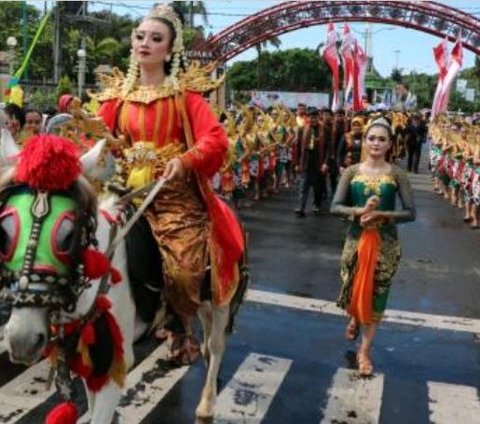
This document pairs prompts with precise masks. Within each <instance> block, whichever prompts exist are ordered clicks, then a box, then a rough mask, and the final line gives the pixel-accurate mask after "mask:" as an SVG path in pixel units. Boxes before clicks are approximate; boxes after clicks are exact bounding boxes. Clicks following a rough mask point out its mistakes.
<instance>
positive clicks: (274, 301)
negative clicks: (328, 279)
mask: <svg viewBox="0 0 480 424" xmlns="http://www.w3.org/2000/svg"><path fill="white" fill-rule="evenodd" d="M247 300H248V301H250V302H257V303H263V304H266V305H274V306H278V307H285V308H292V309H300V310H303V311H310V312H317V313H323V314H331V315H339V316H344V315H345V313H344V312H343V311H342V310H341V309H340V308H338V307H337V305H336V304H335V302H331V301H328V300H322V299H313V298H307V297H300V296H292V295H288V294H284V293H274V292H268V291H263V290H253V289H250V290H249V291H248V292H247ZM383 321H386V322H392V323H395V324H404V325H413V326H419V327H427V328H435V329H437V330H448V331H463V332H467V333H476V334H480V319H474V318H466V317H455V316H446V315H433V314H424V313H420V312H410V311H399V310H394V309H387V312H386V314H385V317H384V318H383Z"/></svg>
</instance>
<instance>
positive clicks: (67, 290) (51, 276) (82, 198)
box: [0, 130, 248, 424]
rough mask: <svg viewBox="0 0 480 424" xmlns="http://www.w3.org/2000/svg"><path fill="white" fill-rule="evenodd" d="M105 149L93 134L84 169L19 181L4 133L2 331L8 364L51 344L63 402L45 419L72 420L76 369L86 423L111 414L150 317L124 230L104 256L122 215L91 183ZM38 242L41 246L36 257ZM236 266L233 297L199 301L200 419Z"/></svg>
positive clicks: (228, 324)
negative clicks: (6, 311)
mask: <svg viewBox="0 0 480 424" xmlns="http://www.w3.org/2000/svg"><path fill="white" fill-rule="evenodd" d="M27 146H28V144H27ZM42 149H43V147H42ZM25 150H26V148H24V151H25ZM104 151H105V146H104V142H102V141H99V142H97V143H96V144H95V145H94V147H93V148H91V149H90V150H89V151H87V152H86V153H84V154H83V155H82V156H81V158H79V161H80V164H81V167H80V169H81V171H80V172H79V173H78V175H76V176H75V178H74V179H73V181H72V184H70V187H68V188H65V187H63V188H62V189H61V190H58V188H55V189H53V190H50V191H49V190H45V189H38V187H37V188H35V187H32V186H31V185H30V186H29V184H28V183H25V181H23V182H20V183H19V182H18V181H15V178H14V176H15V175H17V176H18V175H19V171H18V169H19V167H20V166H21V165H22V164H21V161H22V156H21V155H22V154H23V151H19V149H18V148H17V146H16V144H15V141H14V140H13V138H12V137H11V135H10V133H9V132H8V131H6V130H2V133H1V143H0V167H1V168H2V172H1V174H0V175H1V178H0V287H1V291H0V300H2V301H3V302H5V303H7V304H9V305H10V306H11V315H10V318H9V320H8V322H7V324H6V326H5V331H4V338H5V343H6V347H7V351H8V354H9V357H10V360H11V361H12V362H14V363H21V364H25V365H32V364H34V363H36V362H37V361H39V360H40V359H41V358H42V357H44V356H45V355H46V352H48V351H49V352H50V358H52V357H53V360H54V364H55V366H56V385H57V390H58V391H59V392H60V394H61V395H62V397H63V398H64V400H65V401H66V402H65V403H64V404H62V405H60V406H59V407H58V408H57V409H56V410H55V409H54V410H53V411H51V413H50V415H49V416H50V420H49V418H48V417H47V423H48V424H54V423H62V424H66V423H75V422H76V419H77V418H76V417H77V413H76V410H75V406H74V405H73V406H72V404H73V402H72V393H71V390H70V381H69V379H70V373H71V372H72V371H73V373H74V374H77V375H78V376H80V377H81V378H82V380H83V382H84V386H85V388H86V394H87V399H88V409H89V413H90V416H91V423H92V424H107V423H111V422H112V420H113V417H114V413H115V408H116V406H117V405H118V403H119V401H120V399H121V396H122V384H123V381H124V378H125V375H126V372H127V370H128V369H129V368H130V367H131V366H132V365H133V361H134V352H133V343H134V342H135V341H136V340H137V339H138V338H139V337H141V336H143V335H145V334H146V333H147V332H148V330H149V328H150V326H151V323H149V322H144V321H143V320H142V319H141V318H140V317H139V314H138V309H137V306H136V304H135V301H134V296H133V291H132V285H131V282H130V279H129V272H128V258H127V249H126V242H125V239H119V240H116V246H115V249H114V251H113V252H110V253H111V255H110V257H105V255H103V254H102V252H106V251H107V250H108V249H109V246H111V244H112V239H113V238H114V233H115V231H113V230H114V227H116V226H117V224H114V223H112V222H113V221H115V217H119V216H120V215H121V213H120V212H119V207H118V204H119V195H118V194H116V193H113V192H108V193H107V194H105V195H103V197H102V198H100V199H97V196H96V194H95V191H94V190H93V189H92V186H91V184H90V183H89V178H92V177H93V176H96V177H98V175H100V174H102V173H105V169H104V168H105V167H106V165H105V163H106V162H108V161H105V160H101V158H102V156H104ZM19 155H20V159H18V157H19ZM77 159H78V156H77ZM37 165H38V168H37V170H39V173H40V174H41V173H42V172H43V171H45V172H49V170H50V171H51V172H54V171H52V170H51V168H54V167H55V166H54V163H53V162H52V161H50V160H49V161H45V163H40V164H37ZM72 167H74V165H72ZM107 174H108V172H107ZM35 178H36V176H35ZM35 178H32V180H35ZM17 179H18V178H17ZM54 179H58V178H56V177H55V178H54ZM45 209H48V210H45ZM20 210H21V211H23V212H19V211H20ZM28 211H30V212H28ZM42 214H43V215H42ZM29 215H33V218H32V216H29ZM112 217H114V219H112ZM22 220H24V221H25V222H26V223H25V222H21V221H22ZM42 222H44V223H45V224H42ZM39 223H40V224H39ZM19 228H22V234H23V233H24V229H25V228H27V229H28V228H30V229H31V232H30V236H29V237H27V238H26V237H25V234H23V236H22V235H21V234H19ZM49 232H50V233H49ZM42 243H43V245H42ZM39 245H42V249H43V250H44V251H43V252H40V253H42V255H41V256H42V257H41V258H39V257H38V255H37V253H38V252H39V250H38V246H39ZM92 246H93V248H92ZM82 249H83V250H82ZM81 250H82V251H81ZM82 252H83V253H82ZM85 252H87V253H89V254H90V256H91V257H90V259H89V261H87V259H85V258H88V255H86V253H85ZM82 255H83V256H82ZM82 261H83V262H82ZM99 263H100V264H104V266H103V268H104V269H103V270H101V271H99V270H98V269H96V268H98V267H99V265H98V264H99ZM105 264H106V265H105ZM100 268H101V266H100ZM241 271H242V272H241V276H242V277H243V280H242V282H241V284H239V286H238V288H237V291H236V293H235V295H234V297H233V299H232V300H231V302H230V303H229V304H226V305H222V306H219V305H215V304H214V303H213V302H212V301H211V300H205V301H203V302H202V303H201V305H200V307H199V309H198V317H199V319H200V321H201V324H202V327H203V343H202V346H201V353H202V356H203V358H204V360H205V362H206V366H207V375H206V380H205V384H204V386H203V389H202V392H201V396H200V400H199V403H198V405H197V408H196V416H197V417H199V418H210V417H212V416H213V415H214V411H215V402H216V397H217V377H218V373H219V368H220V364H221V361H222V357H223V354H224V351H225V344H226V336H227V333H228V332H229V331H231V328H232V323H233V317H234V315H235V313H236V312H237V309H238V307H239V305H240V303H241V301H242V299H243V296H244V293H245V289H246V284H247V281H248V272H247V268H246V265H245V264H244V263H243V262H242V269H241ZM114 276H115V277H114ZM120 276H121V280H122V281H121V282H118V280H119V279H120V278H119V277H120ZM114 279H115V280H117V281H115V282H114V281H113V280H114ZM69 332H70V333H72V334H73V336H69ZM95 335H96V336H97V337H95ZM105 335H106V336H107V337H106V339H107V342H105ZM100 336H101V337H100ZM102 343H103V344H102ZM112 345H113V347H112ZM52 352H53V353H52ZM107 359H109V361H107V362H108V363H105V361H106V360H107ZM72 409H73V411H72ZM67 417H68V418H67Z"/></svg>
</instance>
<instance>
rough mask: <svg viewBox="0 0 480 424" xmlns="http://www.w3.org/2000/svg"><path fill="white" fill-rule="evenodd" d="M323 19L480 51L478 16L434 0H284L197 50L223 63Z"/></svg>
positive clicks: (214, 37) (316, 23) (212, 39)
mask: <svg viewBox="0 0 480 424" xmlns="http://www.w3.org/2000/svg"><path fill="white" fill-rule="evenodd" d="M328 22H373V23H384V24H389V25H395V26H401V27H405V28H411V29H414V30H417V31H422V32H425V33H428V34H432V35H435V36H438V37H441V38H445V37H447V38H448V39H450V40H451V41H454V40H455V39H456V38H457V37H458V36H459V35H460V36H461V37H462V40H463V45H464V47H465V48H466V49H468V50H471V51H472V52H474V53H475V54H480V20H479V19H477V18H475V17H474V16H472V15H470V14H468V13H465V12H464V11H461V10H459V9H455V8H453V7H449V6H446V5H444V4H440V3H437V2H433V1H406V0H403V1H402V0H400V1H388V2H387V1H384V0H345V1H342V0H340V1H289V2H283V3H281V4H279V5H277V6H274V7H270V8H268V9H264V10H262V11H260V12H258V13H256V14H255V15H252V16H249V17H247V18H245V19H243V20H241V21H239V22H237V23H236V24H234V25H232V26H230V27H228V28H226V29H225V30H223V31H221V32H219V33H218V34H216V35H214V36H212V37H210V38H209V39H207V40H206V41H205V42H204V43H203V44H202V45H201V46H199V47H198V49H199V50H197V53H199V54H200V55H202V54H204V55H207V56H209V57H210V58H212V56H213V58H215V59H216V60H217V61H218V62H219V63H224V62H226V61H227V60H229V59H231V58H232V57H234V56H236V55H238V54H240V53H242V52H243V51H245V50H247V49H249V48H250V47H253V46H255V45H257V44H259V43H261V42H262V41H264V40H268V39H269V38H271V37H274V36H278V35H281V34H284V33H287V32H291V31H295V30H297V29H301V28H307V27H310V26H314V25H322V24H326V23H328Z"/></svg>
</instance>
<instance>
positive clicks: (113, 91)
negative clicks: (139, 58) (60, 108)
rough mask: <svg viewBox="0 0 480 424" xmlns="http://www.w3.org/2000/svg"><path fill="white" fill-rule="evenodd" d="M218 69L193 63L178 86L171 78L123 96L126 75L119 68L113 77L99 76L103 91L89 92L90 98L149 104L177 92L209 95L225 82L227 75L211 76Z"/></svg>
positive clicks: (141, 87)
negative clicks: (188, 91) (155, 85)
mask: <svg viewBox="0 0 480 424" xmlns="http://www.w3.org/2000/svg"><path fill="white" fill-rule="evenodd" d="M216 67H217V63H216V62H210V63H208V64H207V65H203V66H202V65H200V62H198V61H195V62H192V63H191V65H190V66H189V67H188V69H187V71H186V72H183V73H181V74H180V75H179V76H178V86H177V85H176V84H173V83H172V80H171V79H170V78H168V77H167V78H166V79H165V83H164V84H162V85H159V86H158V87H151V86H148V87H147V86H136V87H134V89H133V90H132V91H130V92H129V93H128V94H126V95H124V94H123V82H124V80H125V75H124V73H123V72H122V71H120V70H119V69H118V68H114V69H113V72H112V74H111V75H106V74H99V79H100V85H101V86H102V88H103V91H102V92H100V93H93V92H91V91H89V92H88V94H89V96H90V97H91V98H93V99H95V100H98V101H100V102H104V101H106V100H111V99H121V100H128V101H132V102H139V103H145V104H149V103H151V102H153V101H155V100H158V99H163V98H165V97H170V96H173V95H174V94H175V93H176V92H178V91H179V90H180V91H183V90H190V91H195V92H197V93H208V92H210V91H212V90H216V89H217V88H218V87H219V86H220V85H221V84H222V83H223V81H224V79H225V75H222V76H221V77H220V78H218V79H213V78H212V76H211V74H212V72H213V71H214V70H215V68H216Z"/></svg>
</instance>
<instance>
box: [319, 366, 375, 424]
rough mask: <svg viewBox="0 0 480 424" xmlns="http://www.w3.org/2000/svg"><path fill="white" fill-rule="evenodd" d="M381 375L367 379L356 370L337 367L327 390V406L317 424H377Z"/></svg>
mask: <svg viewBox="0 0 480 424" xmlns="http://www.w3.org/2000/svg"><path fill="white" fill-rule="evenodd" d="M383 380H384V376H383V374H375V375H374V376H373V377H372V378H369V379H366V378H362V377H360V376H359V375H358V373H357V372H356V371H352V370H347V369H345V368H339V369H338V371H337V372H336V373H335V375H334V376H333V380H332V385H331V387H330V389H329V390H328V401H327V406H326V407H325V409H324V415H323V418H322V420H321V421H320V424H331V423H354V422H355V423H362V424H377V423H378V422H379V419H380V407H381V405H382V395H383Z"/></svg>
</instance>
